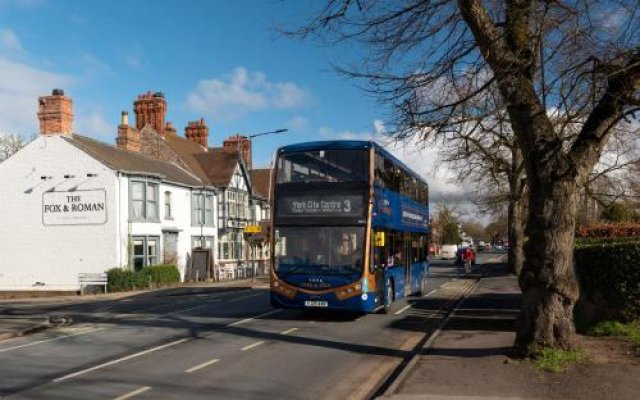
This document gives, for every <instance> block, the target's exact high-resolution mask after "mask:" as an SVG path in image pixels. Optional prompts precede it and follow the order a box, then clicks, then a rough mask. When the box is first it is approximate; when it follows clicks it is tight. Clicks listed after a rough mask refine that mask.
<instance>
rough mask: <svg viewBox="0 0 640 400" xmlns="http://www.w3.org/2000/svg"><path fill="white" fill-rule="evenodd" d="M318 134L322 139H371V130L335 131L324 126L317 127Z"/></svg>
mask: <svg viewBox="0 0 640 400" xmlns="http://www.w3.org/2000/svg"><path fill="white" fill-rule="evenodd" d="M318 135H320V138H321V139H323V140H373V133H371V132H354V131H349V130H344V131H336V130H333V129H332V128H329V127H326V126H323V127H321V128H320V129H318Z"/></svg>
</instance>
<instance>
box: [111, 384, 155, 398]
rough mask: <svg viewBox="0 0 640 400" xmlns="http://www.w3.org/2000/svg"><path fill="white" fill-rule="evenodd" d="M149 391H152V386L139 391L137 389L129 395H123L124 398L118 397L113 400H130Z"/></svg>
mask: <svg viewBox="0 0 640 400" xmlns="http://www.w3.org/2000/svg"><path fill="white" fill-rule="evenodd" d="M149 389H151V386H143V387H141V388H138V389H136V390H134V391H132V392H129V393H127V394H123V395H122V396H120V397H116V398H115V399H113V400H126V399H130V398H132V397H133V396H137V395H139V394H141V393H144V392H146V391H147V390H149Z"/></svg>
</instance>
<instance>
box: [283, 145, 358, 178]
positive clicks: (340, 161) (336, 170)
mask: <svg viewBox="0 0 640 400" xmlns="http://www.w3.org/2000/svg"><path fill="white" fill-rule="evenodd" d="M367 161H368V152H367V151H364V150H318V151H304V152H295V153H285V154H283V155H281V156H280V157H279V161H278V183H279V184H283V183H315V182H365V181H366V180H367V178H368V175H369V174H368V170H369V168H368V167H367V165H368V163H367Z"/></svg>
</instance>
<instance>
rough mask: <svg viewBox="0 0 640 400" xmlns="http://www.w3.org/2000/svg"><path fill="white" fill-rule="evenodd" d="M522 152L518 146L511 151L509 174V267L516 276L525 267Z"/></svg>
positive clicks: (524, 202)
mask: <svg viewBox="0 0 640 400" xmlns="http://www.w3.org/2000/svg"><path fill="white" fill-rule="evenodd" d="M522 163H523V160H522V152H521V151H520V149H519V148H518V147H517V146H514V147H513V148H512V151H511V172H510V174H509V191H510V193H509V267H510V269H511V272H512V273H513V274H515V275H518V276H519V275H520V272H521V271H522V268H523V266H524V252H523V247H522V246H523V244H524V226H525V223H526V215H525V209H526V207H525V205H526V200H525V198H524V189H525V187H524V186H525V185H526V183H525V180H524V176H523V173H522Z"/></svg>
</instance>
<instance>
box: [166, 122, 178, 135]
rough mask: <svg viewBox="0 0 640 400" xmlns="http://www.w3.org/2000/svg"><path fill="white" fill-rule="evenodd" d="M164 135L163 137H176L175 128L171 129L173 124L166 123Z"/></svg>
mask: <svg viewBox="0 0 640 400" xmlns="http://www.w3.org/2000/svg"><path fill="white" fill-rule="evenodd" d="M164 134H165V136H169V135H171V136H175V135H176V128H174V127H173V124H172V123H171V122H169V121H167V124H166V125H165V126H164Z"/></svg>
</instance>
